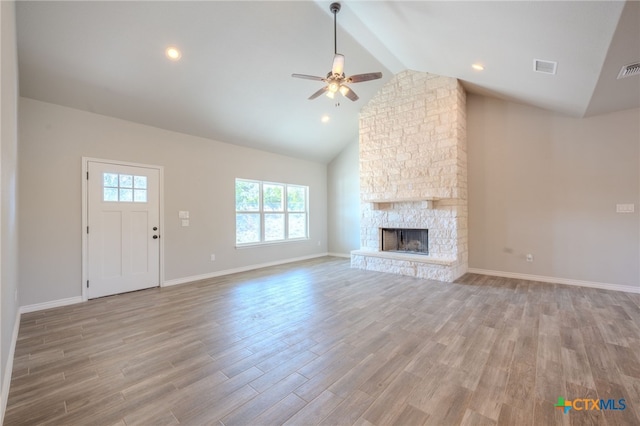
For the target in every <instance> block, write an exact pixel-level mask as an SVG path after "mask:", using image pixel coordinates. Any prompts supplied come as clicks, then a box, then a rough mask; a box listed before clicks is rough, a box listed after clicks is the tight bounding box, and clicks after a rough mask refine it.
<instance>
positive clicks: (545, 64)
mask: <svg viewBox="0 0 640 426" xmlns="http://www.w3.org/2000/svg"><path fill="white" fill-rule="evenodd" d="M557 68H558V63H557V62H554V61H545V60H542V59H534V60H533V70H534V71H535V72H540V73H542V74H555V73H556V69H557Z"/></svg>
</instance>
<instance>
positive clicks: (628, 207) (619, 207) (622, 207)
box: [616, 204, 636, 213]
mask: <svg viewBox="0 0 640 426" xmlns="http://www.w3.org/2000/svg"><path fill="white" fill-rule="evenodd" d="M635 207H636V206H635V204H616V213H634V212H635Z"/></svg>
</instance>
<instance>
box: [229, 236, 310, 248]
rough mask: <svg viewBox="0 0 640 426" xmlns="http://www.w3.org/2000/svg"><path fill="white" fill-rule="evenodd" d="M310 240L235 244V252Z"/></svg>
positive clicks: (298, 239) (299, 239) (297, 239)
mask: <svg viewBox="0 0 640 426" xmlns="http://www.w3.org/2000/svg"><path fill="white" fill-rule="evenodd" d="M309 240H310V238H295V239H290V240H279V241H265V242H262V243H246V244H236V250H242V249H248V248H256V247H265V246H279V245H283V244H292V243H303V242H305V241H309Z"/></svg>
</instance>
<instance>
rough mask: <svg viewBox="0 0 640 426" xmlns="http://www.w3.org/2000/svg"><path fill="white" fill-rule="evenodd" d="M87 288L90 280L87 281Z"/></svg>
mask: <svg viewBox="0 0 640 426" xmlns="http://www.w3.org/2000/svg"><path fill="white" fill-rule="evenodd" d="M87 288H89V280H87Z"/></svg>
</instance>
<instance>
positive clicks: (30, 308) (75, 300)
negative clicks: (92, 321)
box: [20, 296, 83, 314]
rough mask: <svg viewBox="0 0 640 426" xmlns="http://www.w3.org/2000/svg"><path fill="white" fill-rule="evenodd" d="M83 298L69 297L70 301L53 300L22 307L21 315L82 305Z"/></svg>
mask: <svg viewBox="0 0 640 426" xmlns="http://www.w3.org/2000/svg"><path fill="white" fill-rule="evenodd" d="M82 302H83V300H82V296H76V297H69V298H68V299H59V300H52V301H51V302H44V303H36V304H35V305H26V306H21V307H20V313H21V314H26V313H27V312H35V311H42V310H43V309H51V308H59V307H60V306H67V305H74V304H76V303H82Z"/></svg>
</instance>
